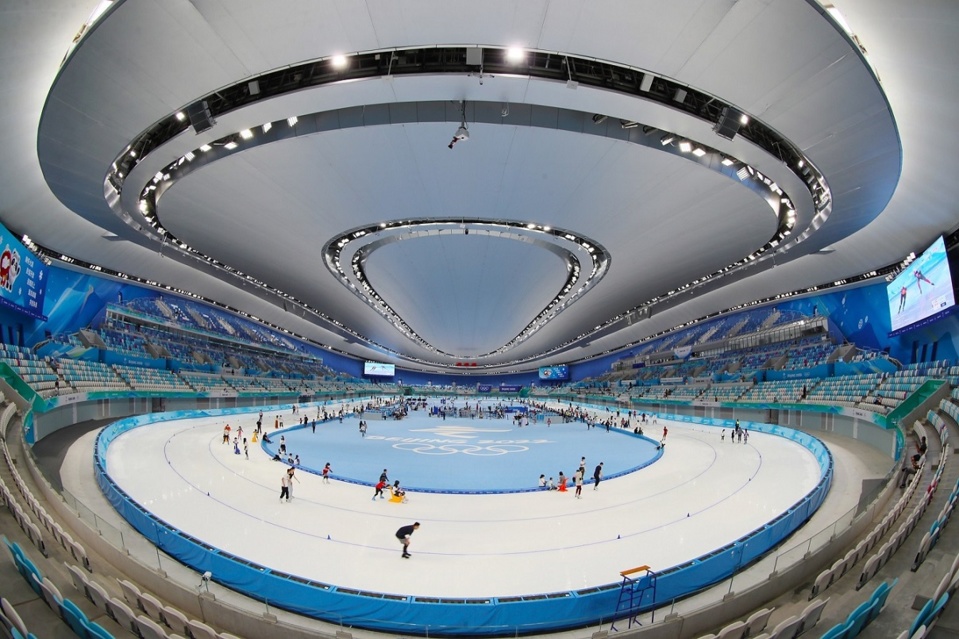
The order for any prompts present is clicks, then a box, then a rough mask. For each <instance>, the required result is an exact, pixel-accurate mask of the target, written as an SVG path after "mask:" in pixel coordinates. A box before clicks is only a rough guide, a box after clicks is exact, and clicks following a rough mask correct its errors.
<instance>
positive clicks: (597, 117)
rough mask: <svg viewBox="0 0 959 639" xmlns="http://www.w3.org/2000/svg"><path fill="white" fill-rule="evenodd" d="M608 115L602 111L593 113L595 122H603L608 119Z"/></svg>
mask: <svg viewBox="0 0 959 639" xmlns="http://www.w3.org/2000/svg"><path fill="white" fill-rule="evenodd" d="M606 117H607V116H605V115H603V114H602V113H596V114H594V115H593V124H602V123H603V122H605V121H606Z"/></svg>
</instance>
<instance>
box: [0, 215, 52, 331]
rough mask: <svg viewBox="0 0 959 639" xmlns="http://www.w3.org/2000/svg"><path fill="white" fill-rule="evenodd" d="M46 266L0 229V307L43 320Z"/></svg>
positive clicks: (0, 226)
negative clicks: (0, 305)
mask: <svg viewBox="0 0 959 639" xmlns="http://www.w3.org/2000/svg"><path fill="white" fill-rule="evenodd" d="M46 290H47V265H46V264H44V263H43V262H42V261H40V258H39V257H37V256H36V255H34V254H33V253H31V252H30V251H29V250H28V249H27V247H25V246H24V245H23V244H21V243H20V241H19V240H18V239H17V238H15V237H14V236H13V233H11V232H10V231H8V230H7V229H6V228H5V227H3V226H2V225H0V304H2V305H3V306H6V307H8V308H12V309H15V310H17V311H20V312H22V313H26V314H27V315H29V316H30V317H35V318H37V319H41V320H45V319H47V318H46V317H45V316H44V314H43V297H44V294H45V293H46Z"/></svg>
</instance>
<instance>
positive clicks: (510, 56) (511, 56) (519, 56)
mask: <svg viewBox="0 0 959 639" xmlns="http://www.w3.org/2000/svg"><path fill="white" fill-rule="evenodd" d="M506 59H507V60H509V61H510V62H512V63H513V64H517V63H519V62H522V61H523V60H525V59H526V52H525V51H523V50H522V49H520V48H519V47H510V48H509V49H507V50H506Z"/></svg>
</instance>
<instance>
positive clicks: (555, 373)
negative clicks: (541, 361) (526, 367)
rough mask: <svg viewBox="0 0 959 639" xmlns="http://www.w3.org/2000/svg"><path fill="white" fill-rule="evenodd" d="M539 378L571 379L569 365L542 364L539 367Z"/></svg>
mask: <svg viewBox="0 0 959 639" xmlns="http://www.w3.org/2000/svg"><path fill="white" fill-rule="evenodd" d="M539 378H540V379H544V380H550V381H552V380H558V381H564V380H567V379H569V366H566V365H565V364H563V365H560V366H541V367H540V369H539Z"/></svg>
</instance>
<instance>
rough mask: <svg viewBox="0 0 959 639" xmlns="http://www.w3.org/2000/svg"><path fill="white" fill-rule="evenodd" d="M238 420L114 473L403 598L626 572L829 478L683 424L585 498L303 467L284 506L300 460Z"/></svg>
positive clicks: (126, 484)
mask: <svg viewBox="0 0 959 639" xmlns="http://www.w3.org/2000/svg"><path fill="white" fill-rule="evenodd" d="M252 419H253V421H255V417H253V418H252ZM235 421H236V420H235V419H234V422H235ZM223 424H224V421H223V420H222V419H217V418H210V419H200V420H188V421H175V422H166V423H160V424H155V425H151V426H148V427H143V428H139V429H136V430H134V431H131V432H130V433H127V434H125V435H123V436H121V437H119V438H117V439H116V440H115V441H114V442H113V443H112V444H111V446H110V449H109V455H108V458H107V464H108V469H109V473H110V475H111V476H112V477H113V478H114V480H116V481H117V483H118V484H119V485H120V486H121V487H122V488H123V489H124V490H125V491H126V492H127V493H128V494H129V495H130V496H131V497H132V498H133V499H135V500H137V501H138V502H139V503H141V504H143V505H144V506H145V507H146V508H148V509H149V510H151V511H152V512H154V513H155V514H156V515H157V516H159V517H160V518H161V519H163V520H164V521H166V522H168V523H170V524H171V525H173V526H175V527H177V528H179V529H181V530H183V531H185V532H187V533H189V534H190V535H192V536H194V537H197V538H199V539H201V540H203V541H205V542H207V543H209V544H211V545H213V546H216V547H218V548H221V549H223V550H226V551H228V552H230V553H232V554H235V555H238V556H241V557H244V558H246V559H249V560H252V561H254V562H257V563H260V564H263V565H266V566H269V567H271V568H273V569H276V570H280V571H284V572H288V573H291V574H295V575H299V576H302V577H306V578H309V579H313V580H317V581H321V582H325V583H330V584H335V585H337V586H344V587H348V588H357V589H364V590H373V591H377V592H387V593H395V594H402V595H420V596H443V597H492V596H508V595H519V594H532V593H541V592H556V591H563V590H577V589H581V588H585V587H589V586H596V585H601V584H607V583H611V582H617V581H619V572H620V571H621V570H624V569H627V568H631V567H633V566H637V565H642V564H647V565H649V566H651V567H652V568H653V569H654V570H663V569H665V568H668V567H670V566H673V565H676V564H679V563H683V562H685V561H687V560H689V559H692V558H694V557H697V556H700V555H703V554H705V553H708V552H710V551H712V550H714V549H716V548H719V547H721V546H723V545H725V544H727V543H729V542H731V541H733V540H735V539H738V538H739V537H741V536H742V535H743V534H745V533H747V532H749V531H751V530H753V529H755V528H757V527H759V526H761V525H762V524H763V523H765V522H766V521H768V520H770V519H773V518H774V517H776V516H777V515H778V514H779V513H780V512H782V511H784V510H785V509H787V508H788V507H789V506H791V505H793V504H794V503H795V502H796V501H797V500H799V499H800V498H801V497H802V496H803V495H805V494H806V493H808V492H809V491H810V490H811V489H812V488H813V487H814V486H815V485H816V483H817V482H818V481H819V468H818V465H817V463H816V461H815V459H814V458H813V457H812V455H811V454H809V453H808V451H806V450H805V449H804V448H802V447H801V446H799V445H797V444H795V443H793V442H790V441H788V440H786V439H783V438H779V437H775V436H772V435H766V434H763V433H752V434H751V436H750V438H749V443H748V444H731V443H730V442H729V439H728V437H727V439H726V441H724V442H722V441H720V439H719V437H718V435H717V431H716V429H711V428H707V427H702V426H697V425H690V424H683V423H668V426H669V444H668V446H667V447H666V450H665V455H664V456H663V458H662V459H661V460H660V461H658V462H657V463H655V464H653V465H651V466H649V467H648V468H645V469H643V470H641V471H639V472H636V473H633V474H631V475H628V476H625V477H621V478H616V479H612V480H608V481H605V482H603V483H602V485H601V486H600V489H599V490H597V491H594V490H593V489H592V486H586V487H585V488H584V491H583V499H581V500H577V499H574V497H573V494H572V492H569V493H566V494H558V493H521V494H507V495H440V494H414V495H411V496H410V500H409V503H406V504H394V503H390V502H388V501H381V500H377V501H376V502H372V501H371V500H370V496H371V492H372V491H371V490H370V489H369V488H367V487H364V486H357V485H352V484H346V483H339V482H336V481H333V482H332V483H330V484H328V485H324V484H323V483H322V482H321V480H320V478H319V477H316V476H313V475H309V474H305V473H301V474H298V478H299V480H300V482H299V483H296V484H295V486H294V497H295V498H294V500H293V501H292V502H291V503H280V502H279V501H278V495H279V487H280V476H281V474H282V473H283V472H284V467H283V466H281V465H280V464H279V463H277V462H273V461H271V460H270V459H269V458H268V457H266V456H265V455H264V454H263V453H262V452H261V451H260V449H259V448H258V447H255V446H251V450H250V459H249V460H246V459H244V458H243V456H242V455H239V456H237V455H234V454H233V451H232V446H224V445H222V444H221V443H220V440H221V435H222V428H223ZM250 430H252V429H250ZM856 470H858V469H856ZM447 472H455V469H450V470H449V471H447ZM855 481H856V480H855V479H851V480H850V482H849V483H855ZM843 483H844V484H845V483H846V482H845V478H844V481H843ZM413 521H419V522H421V523H422V527H421V528H420V529H419V530H418V531H417V532H416V534H415V535H414V536H413V542H412V546H411V551H412V553H413V559H412V560H410V561H405V560H402V559H401V558H400V556H399V555H400V549H399V545H398V543H397V542H396V539H395V538H394V537H393V533H394V532H395V531H396V529H397V528H398V527H399V526H401V525H404V524H407V523H412V522H413ZM393 567H399V568H401V569H398V570H397V569H394V568H393Z"/></svg>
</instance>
